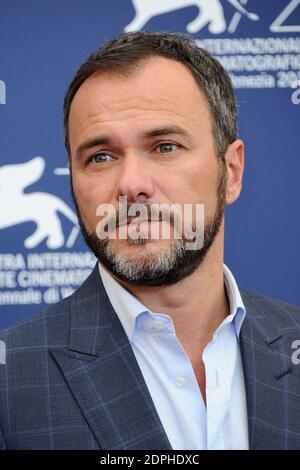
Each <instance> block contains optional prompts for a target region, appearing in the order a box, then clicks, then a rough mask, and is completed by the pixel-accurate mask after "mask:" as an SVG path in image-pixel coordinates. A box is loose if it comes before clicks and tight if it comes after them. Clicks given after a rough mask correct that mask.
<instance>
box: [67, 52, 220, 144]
mask: <svg viewBox="0 0 300 470" xmlns="http://www.w3.org/2000/svg"><path fill="white" fill-rule="evenodd" d="M156 119H163V120H166V121H168V120H170V123H173V124H174V123H177V124H182V125H189V126H193V125H197V126H198V127H199V120H200V121H201V127H202V126H203V125H206V126H208V128H210V126H211V119H210V111H209V106H208V104H207V102H206V100H205V98H204V96H203V94H202V92H201V90H200V88H199V86H198V84H197V82H196V80H195V78H194V76H193V75H192V73H191V71H190V70H189V69H188V68H187V67H186V66H185V65H183V64H182V63H180V62H177V61H175V60H171V59H168V58H165V57H160V56H154V57H150V58H147V59H145V60H142V61H141V62H140V63H139V64H138V66H137V67H136V66H135V67H134V69H133V71H132V73H129V74H127V75H125V74H123V75H122V74H120V73H116V72H108V71H105V72H103V71H101V72H97V73H95V74H93V75H92V76H91V77H89V78H88V79H87V80H86V81H85V82H84V83H83V84H82V85H81V87H80V88H79V90H78V91H77V93H76V95H75V97H74V99H73V102H72V105H71V109H70V116H69V133H70V141H72V138H74V137H77V136H78V134H80V133H87V132H89V131H92V129H95V128H96V127H97V126H99V125H100V124H102V125H109V124H110V123H111V124H113V123H119V124H120V125H121V124H122V125H123V124H124V123H127V124H128V125H130V123H131V122H132V124H133V125H135V126H138V125H139V124H140V123H142V122H146V121H153V120H156Z"/></svg>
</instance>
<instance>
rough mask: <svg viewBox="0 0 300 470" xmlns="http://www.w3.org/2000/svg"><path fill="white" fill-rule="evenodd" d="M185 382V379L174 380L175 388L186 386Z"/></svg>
mask: <svg viewBox="0 0 300 470" xmlns="http://www.w3.org/2000/svg"><path fill="white" fill-rule="evenodd" d="M186 382H187V380H186V378H185V377H178V379H177V380H176V382H175V383H176V385H177V387H183V386H184V385H185V384H186Z"/></svg>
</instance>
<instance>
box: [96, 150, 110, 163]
mask: <svg viewBox="0 0 300 470" xmlns="http://www.w3.org/2000/svg"><path fill="white" fill-rule="evenodd" d="M110 160H111V156H110V155H108V153H104V152H103V153H97V155H94V156H93V157H92V161H93V162H95V163H106V162H108V161H110Z"/></svg>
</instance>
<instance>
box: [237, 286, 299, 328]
mask: <svg viewBox="0 0 300 470" xmlns="http://www.w3.org/2000/svg"><path fill="white" fill-rule="evenodd" d="M240 292H241V296H242V299H243V302H244V304H245V308H246V311H251V313H254V315H261V314H263V315H267V316H269V317H271V319H273V320H275V321H277V322H278V323H279V324H280V326H281V327H283V328H284V327H287V326H292V327H295V328H297V329H300V307H299V306H297V305H293V304H290V303H288V302H285V301H283V300H277V299H274V298H271V297H268V296H265V295H260V294H257V293H256V292H251V291H249V290H245V289H241V290H240Z"/></svg>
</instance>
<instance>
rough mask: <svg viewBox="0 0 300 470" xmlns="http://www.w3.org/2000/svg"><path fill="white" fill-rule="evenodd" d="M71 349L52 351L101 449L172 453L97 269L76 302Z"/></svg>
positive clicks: (77, 296) (74, 304) (96, 268)
mask: <svg viewBox="0 0 300 470" xmlns="http://www.w3.org/2000/svg"><path fill="white" fill-rule="evenodd" d="M70 318H71V324H70V342H69V347H68V349H65V350H62V349H52V351H51V354H52V355H53V357H54V359H55V361H56V362H57V364H58V366H59V367H60V369H61V371H62V374H63V375H64V377H65V379H66V381H67V383H68V385H69V387H70V389H71V392H72V394H73V395H74V397H75V399H76V400H77V403H78V405H79V407H80V408H81V411H82V413H83V415H84V416H85V418H86V420H87V422H88V423H89V425H90V427H91V429H92V431H93V433H94V435H95V437H96V439H97V441H98V443H99V446H100V448H102V449H107V450H113V449H145V450H147V449H151V450H165V449H167V450H168V449H171V445H170V443H169V441H168V438H167V436H166V433H165V431H164V429H163V427H162V424H161V421H160V419H159V416H158V414H157V411H156V409H155V407H154V404H153V401H152V398H151V396H150V393H149V391H148V388H147V386H146V383H145V381H144V378H143V375H142V373H141V370H140V368H139V365H138V363H137V361H136V358H135V356H134V353H133V351H132V348H131V345H130V343H129V341H128V339H127V336H126V334H125V332H124V330H123V328H122V325H121V323H120V321H119V319H118V317H117V315H116V313H115V311H114V310H113V308H112V306H111V303H110V302H109V299H108V297H107V295H106V292H105V289H104V287H103V285H102V282H101V278H100V275H99V272H98V266H96V267H95V269H94V271H93V273H92V274H91V276H90V277H89V278H88V279H87V281H86V282H85V283H84V284H83V285H82V286H81V288H80V289H78V291H76V292H75V294H74V295H73V297H72V301H71V312H70Z"/></svg>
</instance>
